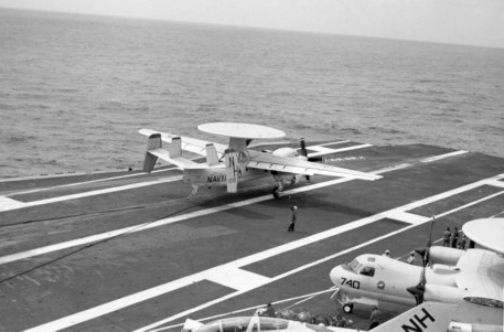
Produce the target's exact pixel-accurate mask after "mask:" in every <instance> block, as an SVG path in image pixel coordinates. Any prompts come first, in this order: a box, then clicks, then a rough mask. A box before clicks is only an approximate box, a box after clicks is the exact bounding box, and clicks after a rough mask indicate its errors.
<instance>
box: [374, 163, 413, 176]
mask: <svg viewBox="0 0 504 332" xmlns="http://www.w3.org/2000/svg"><path fill="white" fill-rule="evenodd" d="M411 166H413V164H409V163H404V164H399V165H394V166H390V167H385V168H382V169H379V170H377V171H374V172H373V173H374V174H382V173H387V172H392V171H398V170H400V169H403V168H408V167H411Z"/></svg>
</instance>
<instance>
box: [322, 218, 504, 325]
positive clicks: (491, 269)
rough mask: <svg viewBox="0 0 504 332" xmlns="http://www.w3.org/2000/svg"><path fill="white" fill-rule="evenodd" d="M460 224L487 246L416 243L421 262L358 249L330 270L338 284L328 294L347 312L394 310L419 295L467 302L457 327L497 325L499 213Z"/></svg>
mask: <svg viewBox="0 0 504 332" xmlns="http://www.w3.org/2000/svg"><path fill="white" fill-rule="evenodd" d="M462 230H463V232H464V234H465V235H466V236H467V237H469V238H470V239H472V240H473V241H474V242H476V243H478V244H479V245H481V246H484V247H486V248H489V249H491V250H485V249H479V248H475V249H467V250H460V249H454V248H447V247H439V246H433V247H431V246H429V247H428V248H422V249H418V251H419V252H420V253H422V254H424V257H425V259H426V260H427V261H428V262H427V261H424V266H423V267H422V266H416V265H411V264H408V263H405V262H401V261H399V260H396V259H393V258H390V257H387V256H382V255H372V254H364V255H360V256H358V257H356V258H355V259H354V260H353V261H352V262H351V263H349V264H342V265H338V266H336V267H335V268H333V269H332V270H331V272H330V279H331V281H332V283H333V284H334V285H336V286H337V287H338V290H337V292H336V293H335V294H333V298H335V299H336V300H337V301H338V302H339V303H340V304H341V305H342V306H343V311H345V312H347V313H350V312H352V311H353V310H354V309H355V308H356V307H359V308H363V309H369V308H372V307H374V306H376V307H378V308H380V309H381V310H384V311H392V312H400V311H402V310H405V309H407V308H410V307H412V306H414V305H416V304H419V303H422V302H423V301H436V302H444V303H466V304H467V303H470V304H473V306H472V307H471V308H472V309H471V310H465V312H464V313H463V314H460V315H459V317H458V319H457V320H458V321H459V322H462V323H460V324H465V325H464V326H466V328H464V329H461V330H460V331H466V330H467V331H469V330H470V331H477V330H482V331H502V328H503V327H502V317H503V316H502V315H503V307H504V256H503V254H504V241H503V239H504V219H503V218H492V219H476V220H473V221H470V222H468V223H466V224H464V225H463V227H462ZM427 263H430V266H428V267H427V266H426V265H427ZM465 307H468V306H467V305H466V306H465ZM475 313H477V314H476V316H475ZM467 326H469V327H467ZM482 326H483V327H482ZM467 328H469V330H468V329H467Z"/></svg>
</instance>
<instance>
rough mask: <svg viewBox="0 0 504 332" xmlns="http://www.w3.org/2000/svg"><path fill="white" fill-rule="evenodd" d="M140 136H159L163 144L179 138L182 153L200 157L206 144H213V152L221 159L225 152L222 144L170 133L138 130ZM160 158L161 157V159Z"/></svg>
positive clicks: (204, 153) (204, 154) (224, 146)
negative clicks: (186, 152) (185, 152)
mask: <svg viewBox="0 0 504 332" xmlns="http://www.w3.org/2000/svg"><path fill="white" fill-rule="evenodd" d="M138 132H139V133H140V134H142V135H145V136H147V137H150V136H151V135H152V134H157V133H159V134H161V140H162V141H163V142H165V143H169V144H171V143H172V139H173V138H175V137H180V138H181V147H182V150H184V151H189V152H192V153H195V154H198V155H201V156H206V146H207V145H208V144H213V145H214V146H215V150H216V152H217V156H218V157H219V158H221V157H222V156H223V155H224V151H225V150H226V148H227V146H226V145H224V144H219V143H214V142H210V141H205V140H201V139H197V138H191V137H185V136H178V135H173V134H170V133H163V132H159V131H155V130H151V129H140V130H139V131H138ZM161 158H162V157H161Z"/></svg>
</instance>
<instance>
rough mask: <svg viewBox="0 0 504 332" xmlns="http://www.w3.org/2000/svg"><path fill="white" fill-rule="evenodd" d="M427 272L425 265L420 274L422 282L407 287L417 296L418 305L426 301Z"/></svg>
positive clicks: (409, 291)
mask: <svg viewBox="0 0 504 332" xmlns="http://www.w3.org/2000/svg"><path fill="white" fill-rule="evenodd" d="M425 272H426V271H425V267H423V268H422V273H421V274H420V282H419V283H418V284H417V285H416V286H413V287H408V288H406V290H407V291H408V293H410V294H411V295H413V296H414V297H415V300H416V304H417V305H418V304H421V303H422V302H423V301H424V294H425V284H426V283H427V279H426V278H425Z"/></svg>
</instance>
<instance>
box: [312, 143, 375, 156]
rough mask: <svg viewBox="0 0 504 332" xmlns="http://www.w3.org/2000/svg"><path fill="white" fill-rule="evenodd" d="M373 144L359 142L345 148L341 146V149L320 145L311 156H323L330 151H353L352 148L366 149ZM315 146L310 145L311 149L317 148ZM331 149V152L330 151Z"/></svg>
mask: <svg viewBox="0 0 504 332" xmlns="http://www.w3.org/2000/svg"><path fill="white" fill-rule="evenodd" d="M370 146H372V145H371V144H359V145H352V146H347V147H344V148H339V149H330V148H324V147H322V146H319V149H320V150H318V151H319V152H315V153H310V154H309V156H310V158H311V157H318V156H323V155H326V154H329V153H338V152H345V151H351V150H358V149H364V148H368V147H370ZM314 148H315V147H314V146H312V147H310V150H315V149H314ZM329 150H330V152H328V151H329Z"/></svg>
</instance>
